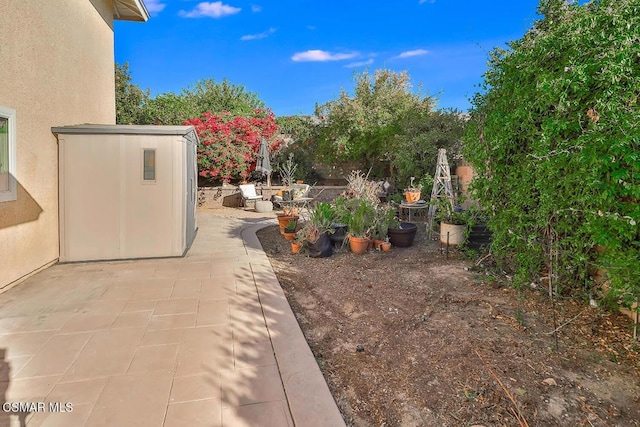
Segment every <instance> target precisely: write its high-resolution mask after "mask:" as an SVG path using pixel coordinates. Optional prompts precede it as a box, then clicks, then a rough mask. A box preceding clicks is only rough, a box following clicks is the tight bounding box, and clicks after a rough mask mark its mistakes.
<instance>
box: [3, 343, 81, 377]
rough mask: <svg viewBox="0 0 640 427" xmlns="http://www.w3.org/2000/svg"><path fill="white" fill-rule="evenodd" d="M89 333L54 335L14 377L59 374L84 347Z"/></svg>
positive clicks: (62, 372) (63, 371)
mask: <svg viewBox="0 0 640 427" xmlns="http://www.w3.org/2000/svg"><path fill="white" fill-rule="evenodd" d="M90 337H91V334H89V333H80V334H66V335H55V336H53V337H52V338H51V339H49V341H47V343H46V344H45V345H44V346H43V347H42V348H41V349H40V350H38V352H37V353H36V354H35V355H34V356H33V357H32V358H31V359H30V360H29V361H28V362H27V363H26V364H25V365H24V366H23V367H22V369H20V371H18V373H17V374H16V375H15V378H30V377H44V376H51V375H61V374H64V373H65V371H66V370H67V369H68V368H69V366H71V364H72V363H73V362H74V360H75V359H76V357H77V356H78V354H79V353H80V352H81V350H82V349H83V348H84V347H85V345H86V344H87V342H88V341H89V338H90Z"/></svg>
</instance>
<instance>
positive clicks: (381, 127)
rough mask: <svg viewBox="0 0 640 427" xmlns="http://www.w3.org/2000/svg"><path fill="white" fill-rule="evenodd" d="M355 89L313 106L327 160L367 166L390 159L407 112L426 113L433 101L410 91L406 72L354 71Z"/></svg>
mask: <svg viewBox="0 0 640 427" xmlns="http://www.w3.org/2000/svg"><path fill="white" fill-rule="evenodd" d="M354 83H355V89H354V93H353V95H349V94H348V93H347V92H346V91H345V90H344V89H343V90H342V91H341V93H340V96H339V98H338V99H336V100H334V101H330V102H328V103H326V104H324V105H320V106H316V112H315V114H316V116H318V117H320V119H321V125H320V126H321V127H320V131H319V140H318V142H319V148H320V150H321V152H322V153H324V154H325V156H326V158H327V159H329V160H356V161H359V162H361V163H362V166H363V167H364V168H369V167H370V166H373V165H375V164H376V163H378V162H380V161H381V160H383V159H386V160H388V159H389V146H390V144H391V142H392V141H393V140H394V138H395V136H396V135H398V134H399V133H400V132H401V129H400V122H401V121H402V120H403V118H405V117H406V116H407V115H409V114H425V113H427V112H429V111H430V110H431V109H432V107H433V105H434V102H433V100H432V99H431V98H430V97H428V96H422V95H420V94H419V93H414V92H412V86H411V83H410V78H409V75H408V74H407V72H406V71H403V72H401V73H397V72H394V71H391V70H387V69H379V70H376V72H375V73H374V75H370V74H369V73H368V72H363V73H361V74H358V73H356V74H355V77H354Z"/></svg>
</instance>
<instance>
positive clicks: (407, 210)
mask: <svg viewBox="0 0 640 427" xmlns="http://www.w3.org/2000/svg"><path fill="white" fill-rule="evenodd" d="M428 217H429V204H428V203H426V202H423V203H419V202H416V203H407V202H402V203H400V219H401V220H406V221H409V222H413V221H425V222H426V221H427V220H428Z"/></svg>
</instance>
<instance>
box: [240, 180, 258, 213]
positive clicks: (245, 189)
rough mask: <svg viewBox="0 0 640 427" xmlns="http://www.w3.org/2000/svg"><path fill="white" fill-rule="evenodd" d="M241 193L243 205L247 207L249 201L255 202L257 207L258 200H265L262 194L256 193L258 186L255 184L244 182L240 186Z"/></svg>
mask: <svg viewBox="0 0 640 427" xmlns="http://www.w3.org/2000/svg"><path fill="white" fill-rule="evenodd" d="M240 195H241V196H242V206H243V207H245V208H246V207H247V202H253V206H254V208H255V206H256V201H257V200H263V199H264V198H263V197H262V195H260V194H258V193H256V186H255V185H253V184H244V185H241V186H240Z"/></svg>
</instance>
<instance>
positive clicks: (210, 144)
mask: <svg viewBox="0 0 640 427" xmlns="http://www.w3.org/2000/svg"><path fill="white" fill-rule="evenodd" d="M185 125H193V126H194V127H195V129H196V132H197V134H198V137H199V138H200V144H199V145H198V171H199V173H200V176H203V177H208V178H215V179H220V180H222V181H223V182H226V183H228V182H230V181H231V179H232V178H242V179H246V178H247V176H249V172H251V171H252V170H254V169H255V166H256V165H255V163H256V154H257V152H258V149H259V148H260V141H261V140H262V138H265V139H266V140H267V141H270V143H269V149H270V150H269V151H270V152H273V151H275V150H276V149H277V148H278V147H279V146H280V144H281V143H282V141H281V140H279V139H277V140H272V137H273V135H275V133H276V132H277V130H278V125H277V124H276V121H275V115H274V114H273V112H272V111H271V110H269V109H266V110H262V109H257V110H254V112H253V115H252V116H250V117H240V116H233V115H232V114H231V113H229V112H228V111H222V112H221V113H212V112H205V113H203V114H202V116H201V117H196V118H193V119H189V120H187V121H186V122H185Z"/></svg>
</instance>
